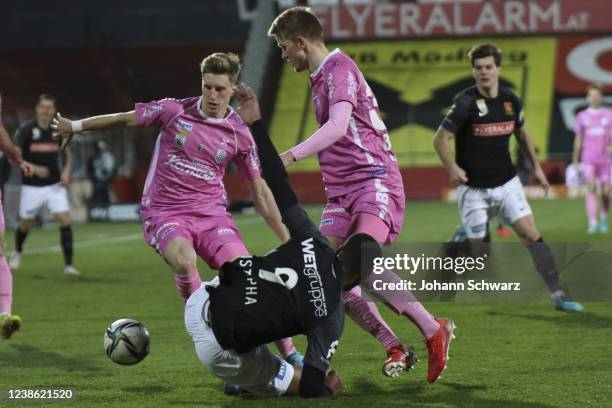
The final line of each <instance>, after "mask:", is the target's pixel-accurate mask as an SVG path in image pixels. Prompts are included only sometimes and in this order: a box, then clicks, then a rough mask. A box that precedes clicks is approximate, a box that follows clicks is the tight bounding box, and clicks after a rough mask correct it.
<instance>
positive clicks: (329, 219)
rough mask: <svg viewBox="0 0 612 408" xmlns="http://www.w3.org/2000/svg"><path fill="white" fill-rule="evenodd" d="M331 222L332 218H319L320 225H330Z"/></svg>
mask: <svg viewBox="0 0 612 408" xmlns="http://www.w3.org/2000/svg"><path fill="white" fill-rule="evenodd" d="M333 223H334V219H333V218H325V219H324V220H321V225H332V224H333Z"/></svg>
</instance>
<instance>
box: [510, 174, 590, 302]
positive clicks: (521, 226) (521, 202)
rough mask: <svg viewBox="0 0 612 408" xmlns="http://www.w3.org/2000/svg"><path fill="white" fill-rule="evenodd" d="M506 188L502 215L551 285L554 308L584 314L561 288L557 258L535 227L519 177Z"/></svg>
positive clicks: (549, 288)
mask: <svg viewBox="0 0 612 408" xmlns="http://www.w3.org/2000/svg"><path fill="white" fill-rule="evenodd" d="M503 188H504V195H503V197H502V202H501V205H500V207H499V213H500V216H501V217H502V218H503V219H504V220H506V221H507V222H508V223H510V224H511V225H512V228H513V229H514V231H515V232H516V233H517V235H518V236H519V238H520V239H521V240H522V241H523V242H524V243H525V246H526V247H527V249H528V250H529V253H530V254H531V258H532V259H533V263H534V265H535V267H536V270H537V271H538V273H539V274H540V275H541V276H542V279H544V282H546V286H548V290H549V291H550V294H551V298H552V299H553V301H554V302H555V307H556V308H557V309H559V310H564V311H571V312H579V311H581V310H582V306H581V305H580V304H579V303H576V302H572V301H571V300H570V299H569V298H568V297H567V295H566V294H565V293H564V292H563V290H562V289H561V284H560V282H559V270H558V268H557V264H556V262H555V257H554V255H553V253H552V251H551V249H550V247H549V246H548V244H546V243H545V242H544V240H543V239H542V235H540V232H539V231H538V229H537V228H536V225H535V222H534V219H533V215H532V213H531V207H530V206H529V203H528V202H527V199H526V198H525V193H524V191H523V187H522V185H521V184H520V182H519V181H518V178H514V179H512V180H510V181H509V182H508V183H506V184H505V185H504V187H503Z"/></svg>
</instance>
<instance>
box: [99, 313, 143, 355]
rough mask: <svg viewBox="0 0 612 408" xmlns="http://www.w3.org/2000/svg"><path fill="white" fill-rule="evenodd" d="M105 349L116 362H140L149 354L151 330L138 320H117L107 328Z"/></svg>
mask: <svg viewBox="0 0 612 408" xmlns="http://www.w3.org/2000/svg"><path fill="white" fill-rule="evenodd" d="M104 350H106V355H107V356H108V357H109V358H110V359H111V360H113V361H114V362H115V363H118V364H122V365H132V364H136V363H139V362H140V361H142V360H143V359H144V358H145V357H146V356H147V354H149V331H148V330H147V328H146V327H144V326H143V325H142V323H140V322H139V321H137V320H134V319H119V320H116V321H114V322H113V323H112V324H111V325H110V326H109V327H108V328H107V329H106V334H104Z"/></svg>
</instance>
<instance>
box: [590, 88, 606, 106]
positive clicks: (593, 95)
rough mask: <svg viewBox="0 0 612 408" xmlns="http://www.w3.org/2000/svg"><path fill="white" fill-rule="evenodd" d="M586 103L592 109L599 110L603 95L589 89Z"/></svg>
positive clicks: (596, 90)
mask: <svg viewBox="0 0 612 408" xmlns="http://www.w3.org/2000/svg"><path fill="white" fill-rule="evenodd" d="M587 102H588V103H589V106H590V107H592V108H599V107H600V106H601V104H602V103H603V95H602V94H601V92H599V90H598V89H590V90H589V93H587Z"/></svg>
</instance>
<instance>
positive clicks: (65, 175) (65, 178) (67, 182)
mask: <svg viewBox="0 0 612 408" xmlns="http://www.w3.org/2000/svg"><path fill="white" fill-rule="evenodd" d="M60 183H61V184H62V186H64V187H68V186H69V185H70V174H68V173H66V172H63V173H62V175H61V176H60Z"/></svg>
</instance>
